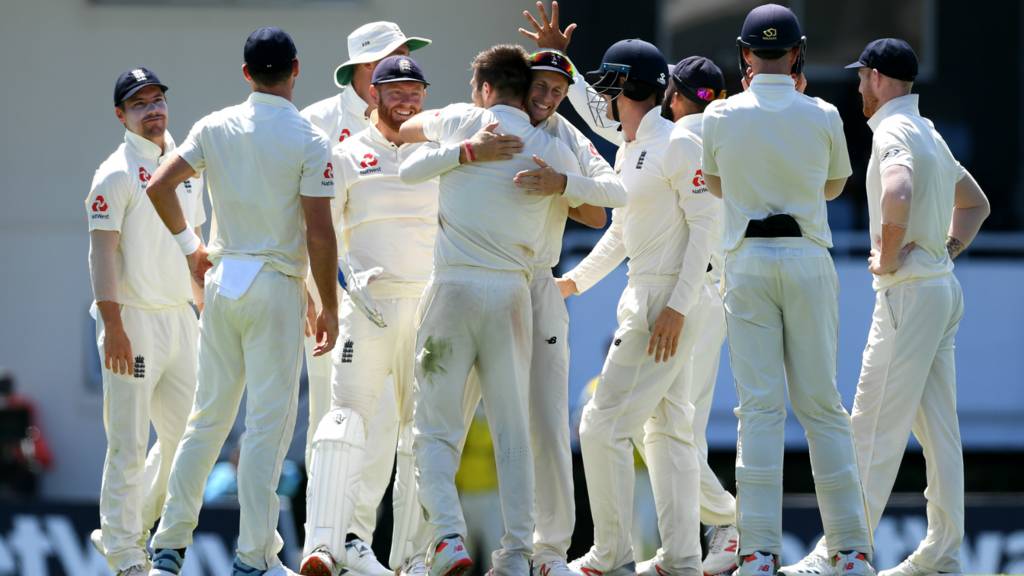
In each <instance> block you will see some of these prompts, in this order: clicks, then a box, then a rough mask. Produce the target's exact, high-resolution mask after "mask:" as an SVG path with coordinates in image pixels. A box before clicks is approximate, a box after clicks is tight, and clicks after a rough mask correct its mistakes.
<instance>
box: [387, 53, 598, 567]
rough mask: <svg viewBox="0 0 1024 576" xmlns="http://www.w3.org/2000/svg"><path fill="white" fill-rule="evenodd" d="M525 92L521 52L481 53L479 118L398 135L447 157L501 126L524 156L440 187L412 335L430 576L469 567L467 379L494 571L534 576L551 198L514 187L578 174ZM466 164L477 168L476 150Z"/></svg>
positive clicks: (422, 123)
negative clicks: (498, 517)
mask: <svg viewBox="0 0 1024 576" xmlns="http://www.w3.org/2000/svg"><path fill="white" fill-rule="evenodd" d="M530 80H531V72H530V65H529V62H528V60H527V54H526V53H525V51H524V50H523V49H522V48H521V47H518V46H508V45H502V46H495V47H493V48H490V49H487V50H485V51H483V52H481V53H480V54H478V55H477V56H476V58H475V59H474V60H473V78H472V80H471V82H470V83H471V86H472V97H473V102H474V104H476V107H472V106H466V105H452V106H449V107H447V108H445V109H443V110H440V111H428V112H424V113H422V114H420V115H418V116H416V117H415V118H413V119H412V120H409V121H407V122H406V123H405V124H403V126H402V129H401V133H402V137H403V140H406V141H412V140H431V141H434V142H437V143H439V144H441V145H442V146H445V145H451V144H453V143H460V142H464V141H465V139H466V138H467V137H468V136H470V135H473V134H475V133H476V132H477V131H479V130H480V129H482V128H485V127H488V126H490V125H491V124H493V123H495V122H497V123H498V125H499V126H500V128H501V130H502V132H504V133H505V134H511V135H515V136H518V137H519V138H520V139H521V140H522V145H523V152H522V154H517V155H516V156H515V157H514V158H513V159H511V160H507V161H499V162H488V163H475V164H474V163H471V164H468V165H462V166H459V167H458V168H456V169H454V170H451V171H448V172H446V173H444V174H443V175H442V176H441V180H440V199H439V221H440V224H441V228H440V231H439V233H438V237H437V244H436V246H435V250H434V272H433V276H432V279H431V282H430V284H429V285H428V287H427V291H426V292H425V293H424V297H423V301H422V303H421V310H422V319H421V324H420V328H419V333H418V335H417V350H418V352H417V365H416V381H417V386H418V396H417V408H416V414H415V423H416V427H415V447H416V465H417V474H418V476H417V480H418V483H419V488H420V499H421V501H422V503H423V507H424V509H425V511H426V516H427V519H428V522H429V523H430V529H431V532H432V534H431V536H432V538H433V540H432V544H431V547H430V558H429V559H428V565H429V567H430V574H432V575H433V576H447V575H449V574H461V573H463V572H465V571H466V570H468V569H469V568H470V567H471V566H472V561H471V559H470V558H469V555H468V554H467V552H466V550H465V544H464V543H463V537H464V535H465V533H466V528H465V521H464V520H463V518H462V514H461V510H460V507H459V500H458V495H457V493H456V491H455V484H454V477H455V470H456V468H457V467H458V462H459V452H460V450H459V447H460V446H461V445H462V442H463V440H464V438H465V433H466V425H465V420H464V418H465V415H464V409H463V405H462V399H463V398H464V397H465V395H466V394H465V392H466V378H467V376H469V373H470V370H471V369H473V368H475V369H476V370H477V371H478V373H479V377H480V388H481V392H482V396H483V402H484V409H485V411H486V413H487V420H488V423H489V426H490V429H491V437H492V438H493V439H494V447H495V460H496V462H497V466H498V478H499V493H500V497H501V500H502V512H503V517H504V524H505V535H504V537H503V538H502V549H500V550H497V551H495V552H494V554H493V555H492V564H493V570H494V572H495V573H497V574H501V575H504V574H517V575H519V576H525V575H526V574H527V573H528V572H529V560H530V557H531V554H532V548H533V546H532V542H531V541H530V537H531V534H532V532H533V527H534V521H533V501H534V500H533V498H534V492H533V467H532V454H531V448H530V434H529V422H530V417H529V415H528V411H529V406H528V395H529V380H528V379H529V377H530V374H529V372H530V356H531V351H532V347H533V346H532V342H531V339H532V338H533V336H534V335H533V322H532V306H531V301H530V291H529V283H530V280H531V275H532V271H533V268H534V264H535V262H536V258H537V256H538V250H540V249H541V248H542V246H543V245H542V239H543V235H544V230H545V224H546V222H547V219H548V218H549V216H550V214H551V209H550V203H551V202H552V201H553V196H551V195H544V194H540V193H529V192H528V191H524V190H522V189H519V188H517V187H516V185H515V184H514V182H513V178H514V177H515V176H516V175H517V174H518V173H519V172H521V171H524V170H532V169H534V168H536V167H537V164H536V163H535V162H534V160H533V159H532V158H531V155H532V156H536V157H537V158H540V159H542V160H543V161H544V162H545V163H546V164H547V165H549V166H550V167H551V168H552V169H553V170H555V171H556V172H560V173H563V174H578V173H579V168H578V162H577V160H576V158H575V157H574V156H573V154H572V152H571V151H570V150H569V149H568V148H567V147H566V145H565V144H564V143H562V142H560V141H559V140H558V139H556V138H553V137H552V136H551V135H550V134H548V133H547V132H545V131H543V130H540V129H538V128H535V127H534V126H532V125H531V123H530V117H529V115H528V114H527V113H526V112H525V110H524V105H523V101H524V98H525V96H526V93H527V90H528V88H529V85H530ZM463 146H464V144H463ZM466 153H467V155H468V156H469V157H470V158H472V157H473V150H472V149H467V150H466ZM562 218H563V220H564V218H565V216H564V215H563V216H562Z"/></svg>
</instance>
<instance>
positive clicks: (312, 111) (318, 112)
mask: <svg viewBox="0 0 1024 576" xmlns="http://www.w3.org/2000/svg"><path fill="white" fill-rule="evenodd" d="M340 100H341V94H340V93H338V94H335V95H334V96H331V97H329V98H324V99H323V100H318V101H316V102H314V103H312V104H310V105H309V106H306V107H305V108H303V109H302V111H301V112H299V114H301V115H302V117H303V118H306V119H307V120H309V121H311V122H314V121H316V120H319V119H321V118H324V117H325V116H328V115H330V114H332V113H333V112H334V111H335V110H337V109H338V103H339V101H340Z"/></svg>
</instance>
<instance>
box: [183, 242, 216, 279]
mask: <svg viewBox="0 0 1024 576" xmlns="http://www.w3.org/2000/svg"><path fill="white" fill-rule="evenodd" d="M185 259H186V260H188V269H189V271H190V272H192V279H193V280H195V282H196V284H198V285H199V287H200V288H202V287H203V286H205V285H206V271H207V270H209V269H210V268H213V263H212V262H210V256H209V253H208V252H207V251H206V245H205V244H200V245H199V248H196V251H195V252H193V253H191V254H189V255H188V256H186V257H185Z"/></svg>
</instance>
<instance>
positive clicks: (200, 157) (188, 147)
mask: <svg viewBox="0 0 1024 576" xmlns="http://www.w3.org/2000/svg"><path fill="white" fill-rule="evenodd" d="M205 126H206V119H205V118H203V119H202V120H200V121H199V122H196V123H195V124H194V125H193V126H192V130H190V131H189V133H188V136H186V137H185V141H184V142H182V143H181V145H180V146H178V147H177V148H175V149H174V151H175V152H176V153H177V154H178V156H180V157H181V159H182V160H184V161H185V162H188V165H189V166H191V167H192V169H193V170H195V171H196V172H197V173H199V174H202V173H203V170H206V154H205V152H204V150H203V131H204V129H205Z"/></svg>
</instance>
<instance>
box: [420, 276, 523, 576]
mask: <svg viewBox="0 0 1024 576" xmlns="http://www.w3.org/2000/svg"><path fill="white" fill-rule="evenodd" d="M420 306H421V310H422V314H421V318H422V320H421V323H420V327H419V330H418V333H417V340H416V348H417V350H418V352H417V356H416V386H417V396H416V402H417V405H416V414H415V418H414V420H415V428H414V449H415V456H416V469H417V484H418V486H419V491H420V501H421V502H422V504H423V508H424V510H425V512H426V519H427V522H428V523H429V525H430V528H429V530H430V537H431V541H432V542H434V543H436V542H437V541H438V540H439V539H440V538H442V537H444V536H446V535H448V534H460V535H463V536H465V534H466V523H465V519H464V518H463V515H462V509H461V507H460V506H459V495H458V492H457V491H456V489H455V472H456V470H457V469H458V467H459V458H460V452H461V450H460V447H461V446H462V443H463V441H464V439H465V436H466V430H467V428H466V424H465V420H464V414H463V412H464V408H463V406H464V398H465V397H466V387H467V384H466V381H467V380H466V379H467V377H468V376H469V372H470V370H471V369H472V368H474V367H475V368H476V369H477V371H478V372H479V376H480V388H481V392H482V395H483V402H484V411H485V413H486V415H487V423H488V426H489V427H490V431H491V438H492V439H493V441H494V457H495V462H496V464H497V471H498V492H499V495H500V497H501V510H502V517H503V519H504V525H505V535H504V536H502V539H501V546H502V547H501V549H500V550H496V551H495V552H494V553H493V555H492V565H493V567H494V571H495V573H496V574H498V575H506V574H508V575H512V574H515V575H517V576H525V575H526V574H527V573H528V572H529V559H530V556H531V554H532V552H533V545H532V542H531V536H532V534H533V527H534V519H533V502H534V500H533V498H534V489H533V460H532V453H531V450H530V432H529V422H530V416H529V405H528V397H529V384H530V383H529V378H530V355H531V351H532V346H531V338H532V336H533V317H532V316H533V314H532V307H531V304H530V291H529V287H528V284H527V281H526V275H525V274H523V273H520V272H500V271H495V270H484V269H479V268H469V267H466V268H462V267H457V268H441V269H437V268H435V270H434V276H433V278H432V279H431V282H430V283H429V284H428V286H427V290H426V292H425V293H424V295H423V300H422V302H421V304H420Z"/></svg>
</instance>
